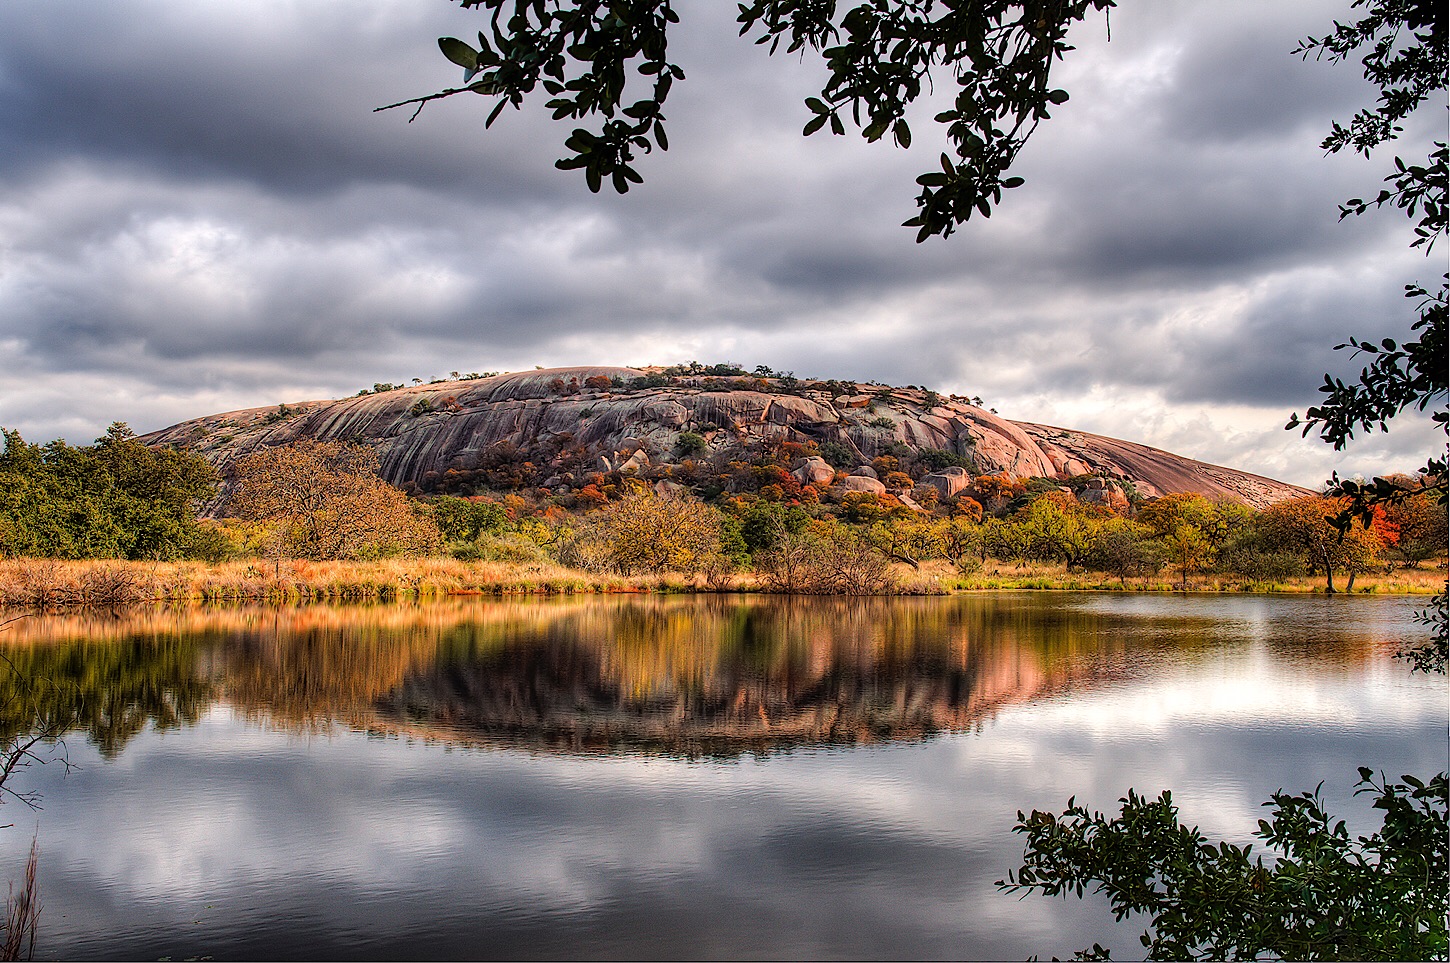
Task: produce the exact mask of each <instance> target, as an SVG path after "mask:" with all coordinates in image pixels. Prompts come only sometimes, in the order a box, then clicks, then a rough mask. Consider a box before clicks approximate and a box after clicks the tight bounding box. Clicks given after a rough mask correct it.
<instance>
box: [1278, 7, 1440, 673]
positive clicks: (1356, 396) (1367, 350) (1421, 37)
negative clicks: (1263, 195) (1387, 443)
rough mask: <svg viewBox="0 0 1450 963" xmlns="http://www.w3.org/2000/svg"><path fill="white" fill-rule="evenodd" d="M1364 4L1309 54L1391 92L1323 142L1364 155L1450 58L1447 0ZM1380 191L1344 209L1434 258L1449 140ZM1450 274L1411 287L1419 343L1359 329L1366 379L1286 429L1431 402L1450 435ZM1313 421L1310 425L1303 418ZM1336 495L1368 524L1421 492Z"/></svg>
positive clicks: (1328, 429)
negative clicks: (1352, 68)
mask: <svg viewBox="0 0 1450 963" xmlns="http://www.w3.org/2000/svg"><path fill="white" fill-rule="evenodd" d="M1354 6H1355V7H1356V8H1357V9H1362V10H1363V11H1364V14H1363V16H1361V17H1360V19H1359V20H1357V21H1354V22H1352V23H1339V22H1336V23H1335V25H1334V31H1333V32H1332V33H1330V34H1327V35H1326V36H1324V37H1320V38H1312V37H1311V38H1309V39H1308V40H1305V41H1304V43H1303V44H1301V45H1300V48H1299V52H1301V53H1303V55H1304V56H1305V57H1308V56H1309V55H1310V54H1314V55H1315V56H1318V57H1327V58H1329V60H1330V61H1331V62H1344V61H1348V60H1349V59H1351V58H1353V57H1359V62H1360V65H1361V67H1362V68H1363V72H1364V78H1365V80H1367V81H1369V82H1370V83H1371V84H1373V85H1374V86H1375V87H1376V88H1377V89H1378V91H1379V94H1378V97H1377V99H1376V102H1375V105H1374V106H1373V107H1366V108H1363V109H1362V110H1360V111H1359V112H1358V113H1356V114H1355V115H1354V117H1353V118H1351V119H1350V122H1349V124H1348V125H1347V126H1346V125H1343V124H1340V123H1338V122H1335V123H1334V124H1333V126H1332V128H1331V130H1330V133H1329V135H1328V136H1327V137H1326V138H1325V139H1324V143H1323V147H1324V148H1325V149H1326V150H1328V151H1330V152H1331V153H1333V152H1338V151H1342V150H1344V149H1346V148H1349V149H1351V150H1354V151H1356V152H1358V153H1360V154H1363V155H1364V156H1366V157H1367V156H1369V154H1370V152H1371V150H1373V149H1374V148H1376V147H1378V146H1380V145H1382V144H1385V143H1387V142H1388V141H1391V140H1395V139H1396V138H1398V137H1399V135H1400V134H1401V133H1402V132H1403V130H1404V126H1403V125H1404V122H1405V121H1406V119H1407V118H1409V116H1410V115H1411V114H1412V113H1413V112H1414V111H1416V110H1417V109H1419V108H1420V107H1421V106H1422V105H1423V104H1426V103H1431V104H1433V103H1434V102H1435V100H1436V99H1439V100H1442V101H1443V98H1444V92H1445V89H1446V86H1447V79H1450V73H1447V67H1450V45H1447V36H1446V21H1447V19H1450V13H1447V11H1446V6H1445V4H1443V3H1439V2H1437V0H1355V3H1354ZM1384 183H1385V184H1386V185H1387V186H1386V187H1383V188H1382V189H1381V190H1380V192H1379V193H1378V194H1377V195H1376V196H1374V197H1372V198H1368V199H1366V198H1359V197H1356V198H1351V199H1350V200H1348V201H1346V202H1345V203H1344V204H1342V205H1341V206H1340V217H1341V218H1345V217H1349V216H1351V215H1355V216H1357V215H1360V214H1364V213H1365V212H1367V211H1369V210H1371V209H1378V208H1382V207H1384V206H1386V205H1389V206H1390V207H1393V208H1398V209H1400V210H1401V211H1403V212H1404V213H1405V215H1406V216H1407V217H1409V218H1410V219H1411V220H1413V221H1414V222H1415V226H1414V233H1413V240H1411V242H1410V246H1411V247H1418V248H1423V249H1424V251H1425V253H1426V254H1427V255H1428V254H1429V253H1430V252H1431V250H1432V249H1433V248H1434V246H1435V242H1436V241H1437V240H1439V239H1440V238H1441V237H1443V236H1444V234H1445V229H1446V214H1447V211H1450V195H1447V191H1450V154H1447V150H1446V143H1445V141H1443V140H1432V141H1431V143H1430V145H1429V148H1428V150H1427V151H1426V155H1425V159H1424V160H1423V162H1416V161H1415V160H1413V159H1412V160H1411V161H1410V162H1406V161H1405V160H1404V159H1403V158H1402V157H1399V156H1397V157H1395V158H1394V169H1393V170H1392V171H1391V172H1390V173H1389V174H1388V175H1387V176H1386V177H1385V179H1384ZM1447 282H1450V274H1442V275H1441V280H1440V284H1439V285H1438V288H1437V287H1436V286H1435V285H1428V286H1427V285H1423V284H1420V283H1410V284H1407V285H1406V286H1405V296H1406V297H1407V298H1408V299H1410V300H1411V301H1412V302H1414V305H1415V319H1414V320H1413V321H1412V322H1411V323H1410V335H1411V338H1412V340H1406V341H1396V340H1395V339H1392V338H1386V339H1384V340H1383V341H1381V342H1379V343H1378V344H1376V343H1373V342H1369V341H1365V340H1362V339H1358V338H1353V337H1351V338H1350V339H1349V340H1348V341H1346V342H1344V343H1343V344H1340V345H1337V346H1336V347H1337V348H1338V349H1344V348H1350V349H1353V351H1354V353H1355V354H1356V355H1364V356H1366V357H1367V358H1368V359H1369V362H1368V363H1367V364H1366V365H1365V366H1364V368H1362V369H1361V370H1360V373H1359V376H1358V378H1357V379H1356V380H1355V381H1351V382H1345V381H1344V380H1343V379H1341V378H1336V377H1334V376H1332V375H1325V376H1324V384H1323V385H1321V386H1320V388H1319V390H1320V392H1321V393H1323V394H1324V396H1325V397H1324V400H1323V401H1321V402H1320V404H1318V405H1315V406H1313V407H1310V408H1309V409H1307V411H1306V412H1305V414H1304V417H1303V418H1300V416H1299V415H1298V414H1294V415H1291V416H1290V418H1289V423H1288V425H1287V426H1286V427H1288V428H1290V429H1293V428H1301V431H1302V433H1303V434H1305V435H1308V434H1309V432H1311V431H1317V432H1318V434H1319V437H1320V438H1321V439H1322V440H1324V441H1325V442H1328V443H1329V444H1331V445H1333V446H1334V448H1335V449H1336V450H1342V449H1343V448H1344V447H1345V446H1346V445H1347V444H1348V443H1349V442H1350V441H1351V440H1352V439H1353V438H1355V437H1356V436H1357V435H1360V434H1363V433H1365V432H1373V431H1376V430H1378V431H1387V430H1389V422H1390V421H1391V420H1392V419H1394V418H1396V417H1398V416H1399V415H1401V414H1403V413H1404V412H1406V411H1420V412H1425V411H1430V412H1431V417H1432V418H1433V420H1434V421H1435V423H1436V424H1438V425H1439V426H1440V428H1441V429H1442V430H1443V431H1444V432H1446V433H1447V434H1450V411H1447V410H1446V408H1445V402H1446V398H1447V387H1450V385H1447V378H1450V371H1447V369H1450V355H1447V349H1446V325H1447V293H1450V283H1447ZM1301 426H1302V427H1301ZM1446 451H1447V449H1446V448H1445V447H1439V448H1438V450H1437V451H1435V452H1433V453H1432V454H1431V455H1430V456H1429V458H1428V459H1427V461H1426V463H1425V467H1424V469H1423V470H1422V473H1421V478H1422V479H1423V480H1424V484H1423V490H1426V491H1429V492H1430V493H1432V494H1433V495H1434V496H1435V498H1436V500H1437V501H1438V503H1439V505H1440V508H1441V511H1442V512H1443V511H1444V510H1445V504H1446V478H1447V472H1446V468H1447V464H1446ZM1328 494H1330V495H1339V496H1345V497H1346V498H1347V499H1348V503H1347V506H1346V507H1345V509H1344V510H1343V511H1342V512H1341V513H1340V515H1339V517H1338V518H1337V520H1336V524H1337V525H1338V527H1339V529H1340V530H1341V531H1347V530H1348V529H1349V527H1350V525H1351V524H1352V523H1353V522H1355V521H1356V520H1357V521H1358V522H1360V523H1361V525H1362V526H1363V527H1366V528H1367V527H1369V525H1370V524H1371V523H1372V522H1373V520H1374V517H1375V513H1376V511H1377V509H1380V508H1383V507H1384V506H1387V505H1394V504H1397V503H1400V502H1403V501H1405V500H1407V499H1409V498H1411V497H1413V496H1414V494H1415V490H1414V489H1410V488H1406V487H1404V486H1401V485H1398V484H1396V482H1395V480H1394V479H1391V478H1375V479H1372V480H1371V481H1368V482H1360V481H1355V480H1345V479H1341V478H1339V477H1338V475H1337V474H1336V475H1335V476H1334V477H1333V478H1331V479H1330V487H1329V492H1328ZM1447 591H1450V582H1447V584H1446V588H1445V589H1442V590H1441V592H1440V595H1439V597H1438V598H1437V599H1436V600H1435V602H1434V603H1433V604H1432V605H1431V606H1430V608H1428V609H1427V610H1425V612H1424V613H1423V617H1422V620H1423V621H1424V622H1426V623H1427V624H1429V625H1430V626H1431V627H1432V629H1433V631H1432V632H1431V634H1430V636H1429V638H1428V639H1426V640H1424V641H1423V642H1421V643H1414V644H1411V645H1409V646H1407V647H1406V648H1405V649H1404V651H1403V652H1402V654H1403V655H1404V656H1405V657H1406V658H1408V659H1410V660H1411V662H1412V663H1413V664H1415V665H1416V666H1419V667H1425V666H1430V667H1439V668H1443V667H1444V666H1445V665H1446V660H1447V656H1450V625H1447V622H1446V619H1445V612H1446V611H1447V605H1446V593H1447Z"/></svg>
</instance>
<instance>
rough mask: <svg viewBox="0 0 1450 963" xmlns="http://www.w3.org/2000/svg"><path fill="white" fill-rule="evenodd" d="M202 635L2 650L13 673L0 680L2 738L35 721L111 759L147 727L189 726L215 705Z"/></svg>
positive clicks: (30, 726)
mask: <svg viewBox="0 0 1450 963" xmlns="http://www.w3.org/2000/svg"><path fill="white" fill-rule="evenodd" d="M205 646H206V641H205V639H203V638H201V637H196V636H188V637H175V636H172V637H159V638H152V639H145V640H140V639H138V640H133V641H130V642H126V643H119V644H118V643H114V642H67V643H62V644H58V645H29V646H23V647H11V648H7V649H6V655H7V657H8V658H9V660H10V662H11V664H12V665H13V666H14V668H15V671H14V672H13V673H3V674H0V738H3V739H5V740H7V741H11V740H14V739H15V738H17V737H19V736H20V735H21V734H23V733H25V732H27V731H31V730H33V729H34V728H35V726H36V725H37V720H39V721H40V723H41V724H42V725H44V726H45V727H47V728H48V729H49V730H51V731H52V732H53V733H54V735H55V736H59V735H62V734H64V732H67V731H72V732H75V731H78V732H82V733H84V734H85V736H86V738H87V740H88V741H90V742H91V743H93V744H94V745H95V746H96V748H97V749H99V750H100V753H101V755H102V756H104V757H106V758H111V757H113V756H115V755H116V754H117V753H119V752H120V751H121V749H122V748H123V747H124V746H125V744H126V743H127V742H129V741H130V740H131V738H132V737H133V736H135V735H136V734H137V733H139V732H141V731H142V730H143V729H145V728H146V727H147V725H153V726H155V727H156V728H158V729H177V728H180V727H182V726H184V725H194V724H195V723H196V722H197V720H198V719H200V718H201V716H202V713H203V712H204V711H205V710H206V707H207V706H208V705H210V704H211V701H212V694H213V693H212V687H211V683H210V682H209V681H208V680H207V679H206V678H205V677H204V676H203V675H202V673H201V671H200V669H201V665H200V663H201V660H200V657H199V656H200V653H201V651H202V650H203V649H204V648H205Z"/></svg>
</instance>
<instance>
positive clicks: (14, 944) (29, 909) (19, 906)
mask: <svg viewBox="0 0 1450 963" xmlns="http://www.w3.org/2000/svg"><path fill="white" fill-rule="evenodd" d="M38 859H39V849H38V847H37V840H36V839H32V840H31V841H30V858H29V859H27V860H26V861H25V875H24V877H22V879H21V883H20V892H19V893H16V892H15V886H14V884H13V883H12V884H11V887H10V896H9V898H7V899H6V900H5V936H4V940H3V941H0V960H29V959H33V958H34V957H35V931H36V927H37V924H38V923H39V922H40V896H39V891H38V889H37V887H36V883H35V864H36V862H37V861H38Z"/></svg>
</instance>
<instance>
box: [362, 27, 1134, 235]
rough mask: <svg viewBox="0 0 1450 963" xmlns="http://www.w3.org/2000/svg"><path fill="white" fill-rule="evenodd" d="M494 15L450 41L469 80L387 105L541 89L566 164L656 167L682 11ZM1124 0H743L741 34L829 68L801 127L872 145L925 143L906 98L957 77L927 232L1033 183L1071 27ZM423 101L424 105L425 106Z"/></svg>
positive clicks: (924, 216) (450, 52) (590, 173)
mask: <svg viewBox="0 0 1450 963" xmlns="http://www.w3.org/2000/svg"><path fill="white" fill-rule="evenodd" d="M460 3H461V5H462V6H464V7H473V8H479V9H481V10H483V11H485V12H486V13H487V14H488V15H489V25H488V30H487V31H486V32H485V31H479V33H478V39H477V42H476V43H472V42H467V41H463V40H459V39H457V38H455V37H443V38H440V39H439V41H438V46H439V48H440V49H441V50H442V52H443V55H444V56H445V57H447V58H448V59H449V60H450V61H452V62H453V63H454V64H457V65H458V66H459V67H461V68H463V83H462V84H461V85H460V86H458V87H451V88H448V89H446V90H441V91H438V92H436V93H432V94H428V95H426V96H422V97H415V98H412V99H409V100H405V101H401V102H399V103H396V104H390V105H388V107H381V108H378V109H379V110H387V109H390V108H392V107H401V106H405V105H412V106H414V107H415V108H416V110H421V109H422V108H423V107H424V105H426V104H428V103H429V102H431V101H434V100H440V99H443V98H445V97H452V96H455V95H458V94H465V93H473V94H479V95H483V96H486V97H492V98H493V99H494V105H493V108H492V110H491V111H490V113H489V115H488V118H487V120H486V121H485V123H486V125H492V124H493V122H494V121H495V120H497V119H498V117H499V115H500V114H501V113H502V112H503V109H504V108H505V107H508V106H513V107H515V108H521V107H522V106H523V104H524V101H525V100H526V99H527V98H528V97H529V96H531V95H533V94H535V92H536V91H537V90H539V89H540V88H542V90H543V91H544V93H545V94H546V95H547V97H548V98H549V99H548V100H546V101H545V103H544V107H545V108H546V109H547V110H549V111H551V112H552V115H553V118H554V119H555V120H572V121H578V122H580V123H592V126H588V127H586V126H579V127H574V128H573V129H572V130H571V131H570V133H569V135H568V137H567V138H566V139H565V141H564V147H565V149H566V150H567V151H568V152H569V153H568V154H567V155H566V156H564V157H562V158H560V159H559V160H558V161H557V162H556V163H555V166H557V167H559V168H560V169H562V170H582V171H583V172H584V177H585V180H586V182H587V183H588V185H589V189H590V190H592V191H598V190H599V189H600V188H601V187H602V185H603V184H604V183H605V182H606V181H607V182H608V183H609V184H610V185H611V186H613V188H614V189H615V190H616V191H618V192H619V193H621V194H623V193H626V192H627V191H628V190H629V188H630V185H631V184H638V183H642V182H643V180H644V178H643V176H642V175H641V174H640V172H639V170H638V169H637V167H636V166H635V165H636V161H637V155H638V154H641V153H643V154H648V153H651V152H652V151H653V150H654V149H655V148H656V147H658V148H659V149H660V150H668V149H669V138H668V137H667V136H666V134H665V120H666V117H665V113H664V106H665V102H666V100H667V99H668V98H669V95H670V91H671V90H672V89H673V87H674V84H675V83H676V82H677V81H681V80H684V79H685V72H684V69H683V68H682V67H681V66H680V65H679V64H677V63H675V62H673V61H672V60H671V59H670V55H669V31H670V29H671V27H672V26H673V25H675V24H678V23H679V22H680V16H679V14H678V13H677V12H676V10H675V6H674V4H673V3H672V2H671V0H623V2H621V0H460ZM1115 5H1116V0H976V2H970V3H968V2H960V0H870V2H862V3H858V4H855V5H851V6H847V5H838V4H837V3H835V2H834V0H825V2H820V0H751V2H749V3H741V4H740V5H739V10H740V14H739V17H738V18H737V21H738V23H739V24H740V35H741V36H742V37H746V38H749V39H750V40H752V41H753V42H754V43H755V44H757V45H760V46H763V47H765V48H767V50H768V52H769V53H771V54H774V53H776V52H778V51H780V50H782V49H784V51H785V53H787V54H800V55H802V56H804V55H805V52H806V51H807V50H809V51H810V52H812V53H814V54H817V55H819V56H820V57H821V59H822V60H823V61H824V63H825V66H826V70H827V78H826V82H825V83H824V84H823V85H822V87H821V90H820V93H819V95H818V96H813V97H808V98H806V100H805V106H806V108H807V109H808V110H809V112H810V115H811V119H810V120H809V121H808V122H807V123H806V125H805V128H804V130H803V131H802V133H804V134H806V135H810V134H814V133H816V132H817V131H821V130H824V129H826V128H827V127H829V128H830V130H831V133H833V134H836V135H844V134H845V133H846V125H847V122H848V121H849V123H850V124H851V125H852V126H854V127H856V128H857V129H859V130H860V131H861V135H862V136H863V137H864V138H865V139H866V140H867V141H873V142H874V141H878V140H882V139H884V138H885V137H887V135H890V137H891V139H892V140H893V141H894V142H895V143H897V144H899V145H901V146H902V147H907V146H909V145H910V144H911V142H912V131H911V126H910V124H909V123H908V121H907V119H906V110H907V107H908V106H910V105H911V104H912V103H913V102H915V101H916V100H917V99H918V98H920V97H921V96H922V95H923V93H925V92H927V91H929V90H931V89H933V87H934V86H935V85H937V84H939V83H940V84H942V85H943V86H945V83H946V82H947V81H950V83H951V84H952V85H954V86H955V88H956V96H955V98H954V99H953V102H952V104H951V106H950V107H948V108H947V109H945V110H942V111H940V112H939V113H937V114H936V116H935V118H934V120H935V122H936V123H937V124H939V125H941V126H942V127H943V128H944V131H945V135H946V140H947V144H948V150H947V151H943V152H942V154H941V157H940V166H939V169H933V170H930V171H926V172H924V173H923V174H921V176H919V177H918V178H917V184H918V185H919V186H920V187H921V191H920V193H919V194H918V195H917V198H916V206H917V213H916V215H915V216H913V217H911V218H910V219H908V220H907V221H906V222H905V224H906V226H910V227H915V228H917V229H918V230H917V240H918V241H923V240H926V239H927V238H928V237H931V236H933V235H941V236H943V237H945V236H947V235H950V234H951V233H952V232H953V230H954V229H955V228H956V227H957V225H959V224H962V223H964V222H966V221H967V220H969V219H970V218H971V217H972V215H973V214H980V215H981V216H982V217H990V216H991V214H992V209H993V207H995V206H996V205H997V204H999V203H1001V200H1002V192H1003V191H1004V190H1008V189H1011V188H1014V187H1018V186H1020V185H1021V184H1022V183H1023V179H1022V178H1021V177H1017V176H1011V175H1009V174H1008V170H1009V169H1010V168H1011V166H1012V164H1013V162H1014V161H1015V160H1016V159H1017V155H1018V153H1019V152H1020V151H1021V150H1022V147H1023V146H1024V145H1025V144H1026V143H1027V140H1028V138H1030V137H1031V136H1032V133H1033V131H1034V130H1036V129H1037V125H1038V124H1039V123H1041V122H1042V121H1043V120H1046V119H1048V118H1049V117H1050V116H1051V110H1052V108H1053V107H1055V106H1057V105H1059V104H1063V103H1066V102H1067V99H1068V93H1067V91H1065V90H1063V89H1061V88H1058V87H1054V86H1053V85H1052V68H1053V66H1054V65H1055V64H1056V63H1057V62H1058V61H1060V60H1062V58H1063V57H1064V56H1065V55H1066V54H1067V53H1068V52H1069V51H1071V50H1072V49H1073V47H1072V45H1070V44H1069V43H1068V42H1067V34H1068V31H1069V29H1070V28H1071V27H1072V26H1073V25H1074V24H1076V23H1078V22H1079V21H1082V20H1084V19H1086V18H1087V17H1088V16H1090V15H1092V14H1094V13H1098V12H1101V13H1103V14H1104V18H1105V21H1106V15H1107V11H1108V10H1110V9H1111V8H1112V7H1114V6H1115ZM416 110H415V113H414V116H416V115H417V114H416Z"/></svg>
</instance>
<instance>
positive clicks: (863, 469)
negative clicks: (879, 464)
mask: <svg viewBox="0 0 1450 963" xmlns="http://www.w3.org/2000/svg"><path fill="white" fill-rule="evenodd" d="M851 474H853V475H860V476H861V477H862V478H880V477H881V476H880V475H878V474H876V469H874V468H872V467H871V466H870V465H859V466H857V468H856V470H855V471H853V472H851Z"/></svg>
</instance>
